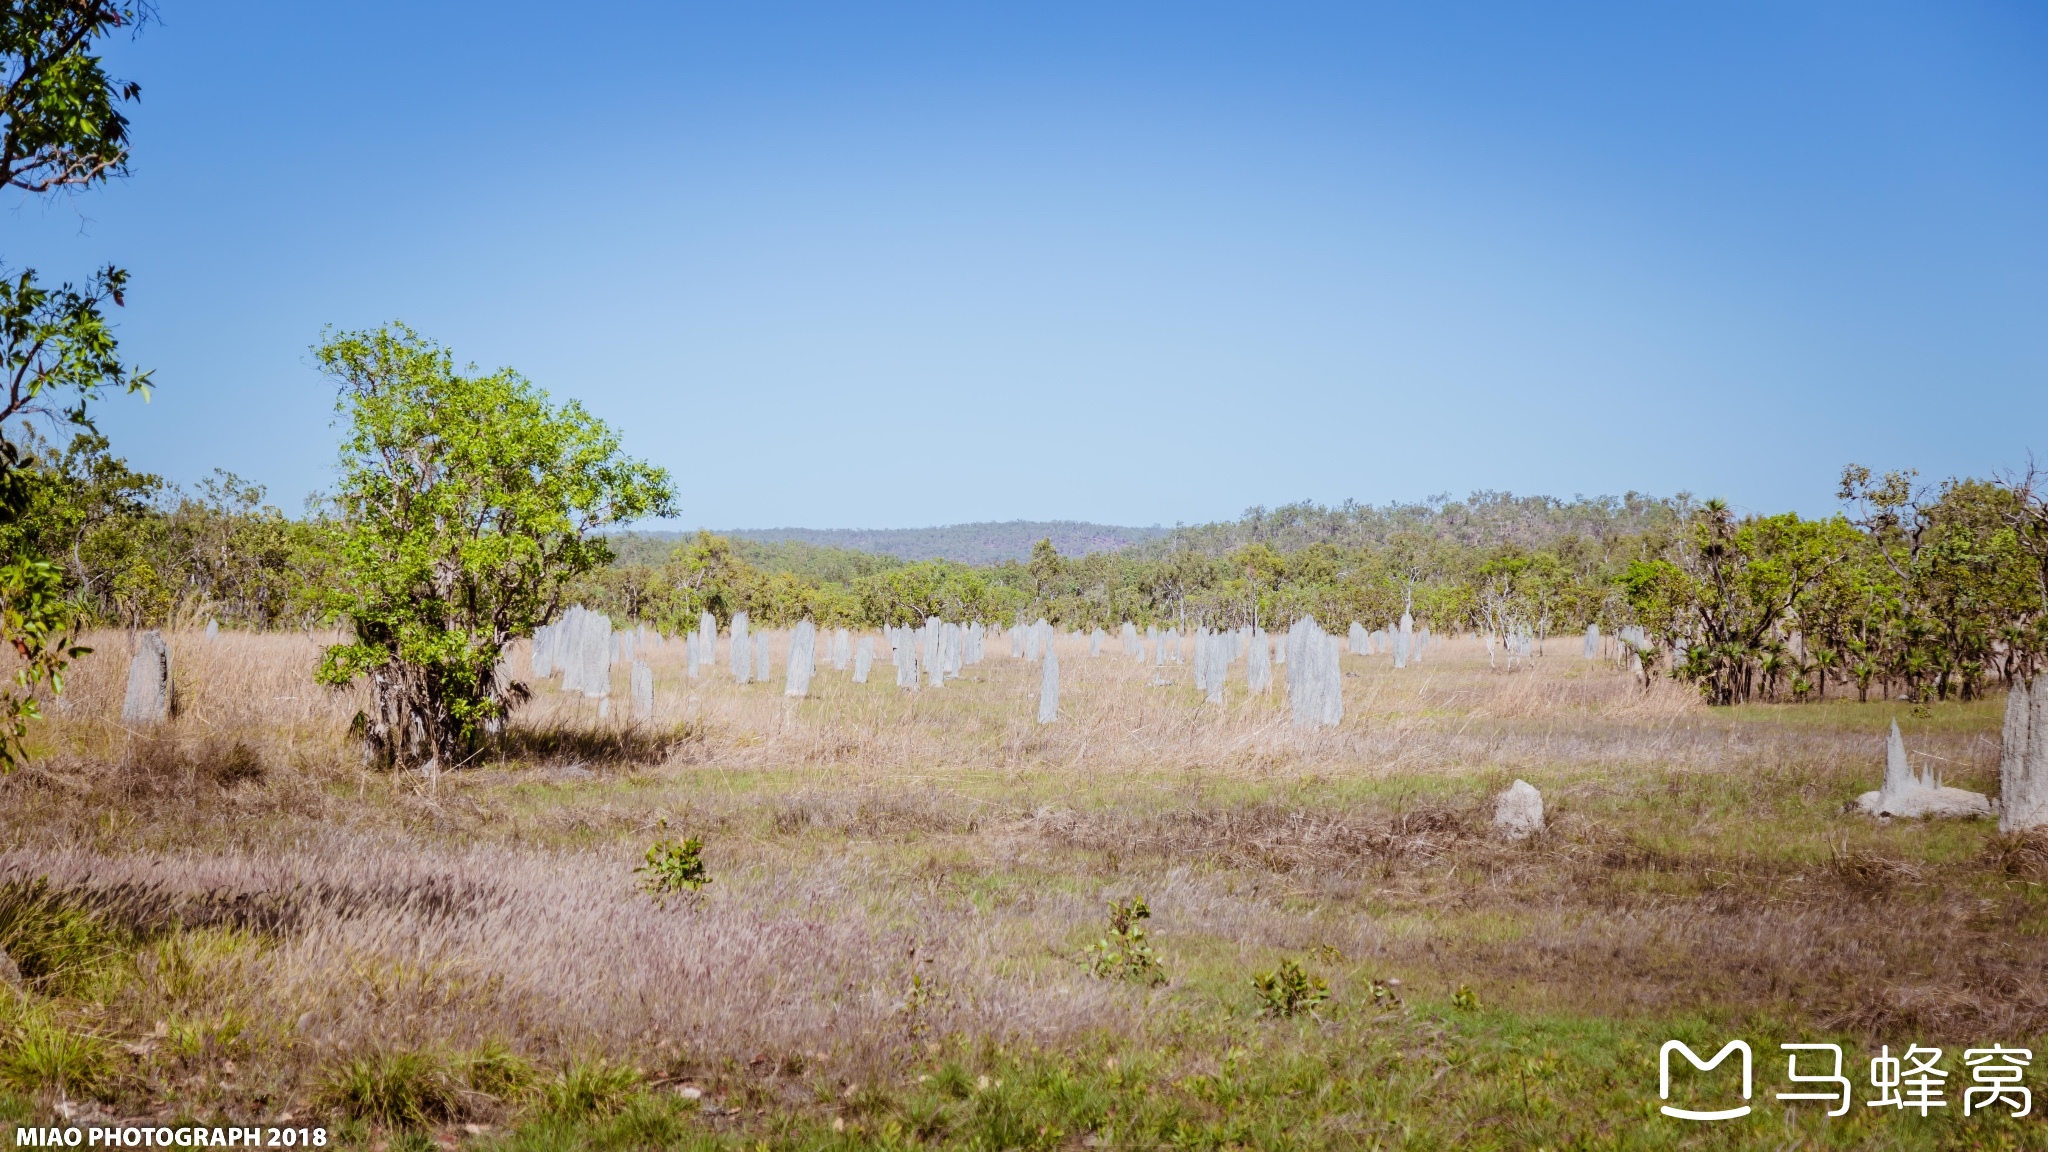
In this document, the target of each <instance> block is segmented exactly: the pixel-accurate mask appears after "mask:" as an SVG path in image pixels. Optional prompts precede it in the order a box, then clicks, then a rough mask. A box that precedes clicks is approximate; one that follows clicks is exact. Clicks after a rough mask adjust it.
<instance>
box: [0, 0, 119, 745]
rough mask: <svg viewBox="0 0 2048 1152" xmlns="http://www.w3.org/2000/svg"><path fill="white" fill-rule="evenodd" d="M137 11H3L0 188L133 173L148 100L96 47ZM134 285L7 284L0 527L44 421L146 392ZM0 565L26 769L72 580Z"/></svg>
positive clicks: (31, 276)
mask: <svg viewBox="0 0 2048 1152" xmlns="http://www.w3.org/2000/svg"><path fill="white" fill-rule="evenodd" d="M147 15H148V10H147V9H146V8H145V7H143V6H142V5H140V4H113V3H105V2H103V0H21V2H16V3H9V4H8V5H7V6H6V7H5V8H4V9H0V186H4V187H9V188H14V189H18V190H21V191H24V192H27V193H30V194H44V193H50V192H55V191H57V190H60V189H77V188H84V187H88V186H90V185H93V184H96V183H99V182H101V181H103V180H106V179H108V178H109V177H110V176H114V175H117V174H120V173H123V172H125V171H126V168H127V162H128V121H127V119H126V118H125V117H123V116H122V115H121V113H120V106H121V105H122V104H123V103H125V102H128V101H132V100H135V99H136V98H137V97H138V96H139V95H140V94H141V90H140V89H139V88H138V87H137V86H136V85H134V84H132V83H129V84H122V83H118V82H116V81H114V80H112V79H111V78H109V77H108V76H107V74H106V72H105V71H104V70H103V69H102V68H101V66H100V61H99V58H98V57H96V56H94V55H92V54H91V51H90V49H91V47H92V45H93V43H94V42H95V41H97V40H98V39H100V38H101V37H103V36H105V35H106V34H108V33H109V32H111V31H113V30H114V29H116V28H121V27H130V26H134V25H136V24H138V23H140V22H141V20H142V19H143V18H144V17H145V16H147ZM127 279H128V277H127V273H125V272H123V271H121V270H120V269H118V268H113V267H108V268H104V269H101V270H100V271H99V272H98V273H96V274H94V276H93V277H92V278H91V280H89V281H88V282H87V283H86V284H85V286H84V287H73V286H72V285H70V284H64V285H61V286H59V287H56V288H49V287H46V286H44V285H42V284H39V283H38V282H37V280H36V274H35V272H34V271H32V270H23V271H21V272H19V273H15V274H13V275H7V276H0V374H4V379H0V522H4V523H14V522H17V521H20V520H21V519H22V518H23V517H24V516H25V515H26V514H27V513H28V511H29V510H30V507H31V505H32V504H33V503H34V502H35V499H36V494H35V491H34V489H35V487H36V480H35V477H34V476H33V475H32V473H31V472H30V470H29V469H28V467H27V466H26V465H27V461H26V460H25V458H24V453H23V447H24V443H25V441H26V439H27V425H28V424H29V423H30V422H32V421H35V420H37V419H43V420H47V421H49V422H51V423H61V424H71V425H76V426H79V427H83V428H86V429H88V430H89V429H90V428H91V423H90V421H89V420H88V418H87V415H86V405H87V402H88V401H89V400H91V399H93V398H94V397H96V396H97V395H99V394H100V393H101V392H102V391H103V390H108V389H119V390H126V391H130V392H141V391H146V390H147V388H148V383H149V377H148V374H147V373H141V372H134V371H131V370H129V369H126V368H124V367H123V366H122V365H121V362H120V358H119V355H118V349H117V347H116V344H115V340H114V336H113V332H112V330H111V328H110V326H109V325H108V324H107V321H106V316H105V314H104V312H103V310H102V309H103V306H104V305H105V304H106V303H107V302H109V301H111V302H113V303H114V304H115V305H119V304H121V303H122V292H123V290H124V288H125V287H126V284H127ZM16 543H17V547H15V548H13V549H10V550H9V551H7V552H6V553H4V554H0V643H5V644H7V645H8V646H9V647H11V648H13V649H14V651H15V654H16V655H17V656H18V657H20V661H21V665H20V667H19V668H18V669H17V670H16V672H15V674H14V677H13V680H12V683H10V684H9V685H8V686H7V687H6V688H5V689H4V690H0V770H4V769H8V768H12V767H13V766H14V765H16V764H18V763H19V762H20V761H21V758H22V755H23V741H24V740H25V739H26V738H27V735H28V724H29V722H30V721H32V720H35V719H37V718H39V717H40V715H41V712H40V710H39V709H38V707H37V705H36V701H35V696H34V693H35V692H36V691H37V690H38V689H40V688H42V687H45V686H47V687H48V688H49V689H50V690H51V691H53V692H61V691H63V689H64V669H65V668H66V666H68V664H69V663H70V661H71V660H73V659H76V658H77V657H78V656H80V655H82V654H83V653H84V652H85V651H86V649H84V648H83V647H81V646H79V645H78V644H77V643H76V642H75V636H74V629H75V627H76V625H77V622H78V613H77V610H76V606H75V605H74V604H73V602H72V601H71V600H70V599H69V597H68V596H67V595H66V586H65V584H66V582H65V574H64V571H63V569H62V568H61V567H59V566H58V565H57V564H56V563H53V562H52V561H51V560H49V559H48V558H47V557H45V556H41V555H38V554H36V553H35V552H33V551H31V550H29V549H27V548H26V547H22V546H20V542H19V541H17V542H16Z"/></svg>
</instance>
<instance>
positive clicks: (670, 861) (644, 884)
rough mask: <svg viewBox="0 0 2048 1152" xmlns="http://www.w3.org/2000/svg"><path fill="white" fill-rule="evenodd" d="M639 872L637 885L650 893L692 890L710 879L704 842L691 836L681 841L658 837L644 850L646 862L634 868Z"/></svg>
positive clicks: (662, 894)
mask: <svg viewBox="0 0 2048 1152" xmlns="http://www.w3.org/2000/svg"><path fill="white" fill-rule="evenodd" d="M633 871H634V872H636V873H639V874H640V875H641V880H640V887H641V888H642V889H643V890H645V891H646V892H647V893H648V894H650V895H653V896H667V895H670V894H672V893H676V892H684V891H689V892H695V891H697V890H698V889H700V888H702V887H704V886H705V885H706V884H709V883H711V874H710V873H709V872H707V871H705V869H704V842H703V841H702V840H699V839H697V838H696V837H695V836H692V837H690V838H688V839H686V840H683V841H681V842H677V841H674V840H657V841H655V842H654V846H653V847H652V848H649V849H648V850H647V863H645V864H642V865H641V866H640V867H638V868H635V869H633Z"/></svg>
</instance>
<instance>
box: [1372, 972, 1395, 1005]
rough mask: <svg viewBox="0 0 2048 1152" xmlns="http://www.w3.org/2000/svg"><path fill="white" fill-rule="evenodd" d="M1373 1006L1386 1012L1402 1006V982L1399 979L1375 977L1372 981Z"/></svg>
mask: <svg viewBox="0 0 2048 1152" xmlns="http://www.w3.org/2000/svg"><path fill="white" fill-rule="evenodd" d="M1372 1006H1373V1007H1375V1008H1378V1009H1380V1010H1381V1011H1384V1012H1392V1011H1393V1010H1394V1009H1396V1008H1399V1007H1401V982H1400V981H1399V980H1380V979H1374V980H1373V982H1372Z"/></svg>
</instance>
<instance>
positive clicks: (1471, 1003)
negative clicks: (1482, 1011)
mask: <svg viewBox="0 0 2048 1152" xmlns="http://www.w3.org/2000/svg"><path fill="white" fill-rule="evenodd" d="M1451 1007H1453V1008H1456V1009H1457V1010H1458V1011H1460V1012H1477V1011H1479V993H1477V992H1474V991H1473V990H1472V986H1471V985H1470V984H1460V985H1458V990H1457V991H1456V992H1453V993H1451Z"/></svg>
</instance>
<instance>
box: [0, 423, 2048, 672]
mask: <svg viewBox="0 0 2048 1152" xmlns="http://www.w3.org/2000/svg"><path fill="white" fill-rule="evenodd" d="M28 456H29V462H30V463H31V465H32V467H31V469H30V472H31V474H32V475H33V477H34V478H35V483H34V485H33V488H32V490H33V492H34V494H35V495H34V499H33V500H32V501H31V504H30V509H31V510H30V513H29V514H28V515H26V516H24V517H22V518H20V519H19V520H18V521H17V522H15V523H12V524H9V525H6V526H4V527H0V532H4V533H6V534H8V535H9V536H10V537H11V539H9V540H6V541H0V543H4V544H6V545H7V546H9V547H17V548H20V549H23V550H26V551H29V552H33V553H35V554H39V555H42V556H46V557H49V558H51V559H52V560H53V561H56V562H57V563H59V564H60V565H61V566H62V567H63V569H64V570H65V573H66V577H67V581H68V587H69V594H70V595H71V596H72V597H73V599H74V600H75V601H76V603H77V604H78V606H79V608H80V610H81V611H82V612H83V613H85V614H86V615H87V616H88V617H89V618H91V619H93V620H96V621H98V622H99V623H101V624H105V625H114V626H121V627H130V628H134V627H149V626H159V625H193V624H199V623H203V622H204V621H207V620H218V621H219V622H221V624H222V625H223V626H226V627H240V628H312V627H316V626H326V625H329V624H333V623H337V622H340V621H342V620H343V619H344V618H345V617H346V612H345V611H344V610H343V608H342V604H343V598H342V597H340V596H339V595H338V590H337V589H336V588H335V587H334V586H333V585H334V584H335V580H334V578H333V573H334V572H335V571H337V569H338V565H337V551H336V549H337V543H336V541H337V540H338V538H339V536H340V527H341V525H340V518H341V517H340V513H338V512H337V511H336V510H335V509H334V508H330V507H322V506H318V505H314V506H311V507H309V508H308V509H307V511H306V512H305V514H303V515H299V516H292V515H287V514H286V513H284V512H283V511H281V510H280V509H278V508H276V507H274V506H273V505H271V504H269V503H268V502H266V499H265V494H264V492H263V491H262V489H260V488H258V487H255V486H253V485H250V484H247V483H245V482H243V481H241V480H239V479H237V478H236V477H234V476H232V475H229V474H227V473H217V474H216V475H215V476H214V477H213V478H211V479H209V480H207V481H205V482H203V483H201V484H199V485H198V486H197V487H196V489H194V490H190V491H187V490H183V489H180V488H178V487H176V486H174V485H171V484H168V483H166V482H165V481H164V480H163V479H162V478H160V477H156V476H151V475H147V474H143V473H139V472H136V471H134V470H133V469H131V468H129V467H128V466H127V465H126V464H125V463H124V462H123V461H121V460H120V459H118V458H117V457H115V456H113V455H112V454H111V453H110V452H109V451H108V448H107V445H106V443H105V441H104V440H102V439H100V438H98V437H97V436H95V435H93V434H91V433H81V434H80V435H78V436H77V437H76V438H74V439H73V440H72V442H71V443H70V444H69V445H66V446H64V447H62V448H58V447H56V446H54V445H51V444H47V443H42V442H36V443H32V444H31V445H30V446H29V453H28ZM1839 495H1840V497H1841V500H1842V504H1843V509H1844V510H1843V512H1842V513H1840V514H1838V515H1836V516H1834V517H1830V518H1825V519H1806V518H1801V517H1800V516H1797V515H1794V514H1790V513H1786V514H1782V515H1775V516H1758V515H1752V516H1737V515H1736V514H1734V513H1733V512H1732V511H1731V510H1730V509H1728V508H1727V507H1726V506H1725V505H1724V504H1722V503H1720V502H1718V501H1712V500H1706V501H1700V500H1695V499H1693V498H1691V497H1689V496H1683V495H1681V496H1678V497H1674V498H1653V497H1646V496H1640V495H1636V494H1631V495H1629V496H1627V497H1625V498H1621V499H1577V500H1571V501H1562V500H1555V499H1550V498H1546V497H1516V496H1511V495H1508V494H1505V493H1494V492H1483V493H1476V494H1474V495H1472V496H1471V497H1469V498H1467V499H1465V500H1451V499H1447V498H1438V499H1434V500H1431V501H1427V502H1423V503H1417V504H1403V505H1386V506H1377V507H1376V506H1369V505H1360V504H1353V503H1346V504H1343V505H1340V506H1337V507H1322V506H1318V505H1314V504H1295V505H1288V506H1285V507H1281V508H1276V509H1271V510H1268V509H1264V508H1254V509H1251V510H1249V511H1248V512H1247V513H1246V514H1245V515H1244V516H1242V517H1240V518H1239V519H1236V520H1231V521H1226V522H1221V523H1216V524H1207V525H1199V526H1195V527H1183V528H1177V529H1173V530H1171V531H1170V532H1168V533H1166V534H1165V535H1163V536H1160V537H1159V538H1156V539H1152V540H1147V541H1143V542H1140V543H1137V544H1134V545H1131V546H1129V547H1125V548H1122V549H1119V550H1115V551H1095V552H1090V553H1087V554H1085V555H1069V554H1065V553H1062V552H1061V551H1060V549H1058V548H1057V547H1056V546H1054V544H1053V543H1052V542H1051V541H1050V540H1041V541H1040V543H1039V544H1038V545H1037V546H1036V548H1035V549H1034V550H1033V553H1032V555H1031V556H1030V558H1029V559H1027V560H1024V561H1022V562H1018V561H1014V560H1006V561H1002V562H997V563H990V564H980V565H976V564H967V563H961V562H958V561H950V560H919V561H910V560H904V559H902V558H899V557H895V556H890V555H886V554H880V553H876V552H869V551H858V550H853V549H845V548H832V547H823V546H818V545H814V544H807V543H803V542H797V541H787V540H783V541H773V542H770V541H761V540H753V539H744V538H734V537H729V536H721V535H713V534H710V533H699V534H697V535H695V536H689V537H683V538H680V539H676V538H668V539H664V538H659V537H652V536H645V535H634V534H631V533H627V534H622V535H618V536H613V537H609V538H606V539H605V540H604V541H603V542H602V544H601V545H600V546H601V547H602V548H603V550H604V552H605V553H606V554H607V555H609V556H610V558H611V559H610V562H609V563H608V564H605V565H604V566H602V567H598V568H596V569H594V570H593V571H590V572H588V573H585V574H584V575H582V576H580V577H578V578H577V579H575V580H573V581H571V582H569V583H568V584H567V585H566V586H564V587H563V588H562V589H561V590H560V592H559V596H558V600H559V602H558V603H555V604H554V605H552V607H551V608H550V609H549V611H551V612H558V611H560V610H561V609H562V608H565V607H566V606H567V605H568V604H570V603H575V602H580V603H583V604H585V605H587V606H590V607H592V608H597V609H601V610H603V611H606V612H608V613H610V614H611V615H612V616H613V617H614V618H615V619H618V620H639V621H644V622H647V623H649V624H651V625H654V626H656V627H659V628H663V629H666V630H670V631H676V630H681V629H683V628H685V627H687V626H688V625H689V624H690V623H691V622H693V621H694V620H695V619H696V617H697V615H698V613H700V612H705V611H709V612H711V613H712V614H713V615H714V616H716V617H717V618H718V619H719V620H720V621H721V623H722V622H724V621H727V620H729V619H730V618H731V616H732V614H733V613H735V612H739V611H746V612H748V613H749V614H750V615H751V617H752V618H753V619H755V620H757V621H761V622H763V623H766V624H769V625H787V624H792V623H794V622H795V621H797V620H799V619H801V618H804V617H810V618H812V619H814V620H815V621H817V622H818V623H819V624H821V625H834V626H842V625H843V626H855V627H875V626H879V625H883V624H904V623H909V622H912V621H916V620H920V619H923V618H926V617H932V616H937V617H944V618H948V619H956V620H957V619H970V618H973V619H983V620H991V621H1005V622H1006V621H1009V620H1012V619H1014V618H1016V617H1019V616H1023V617H1027V618H1036V617H1039V616H1043V617H1045V618H1046V619H1048V620H1050V621H1052V622H1054V623H1056V624H1060V625H1063V626H1067V627H1074V628H1090V627H1096V626H1102V627H1108V628H1114V627H1115V626H1116V625H1117V624H1118V623H1120V622H1121V621H1124V620H1130V621H1133V622H1135V623H1137V624H1139V625H1141V626H1142V625H1146V624H1153V623H1157V624H1161V625H1174V626H1179V627H1182V628H1192V627H1196V626H1200V625H1207V626H1210V627H1224V626H1236V625H1240V624H1255V625H1258V626H1262V627H1267V628H1279V627H1284V626H1286V625H1287V624H1289V623H1291V622H1292V621H1293V620H1295V619H1296V618H1298V617H1300V616H1302V615H1304V614H1313V615H1314V616H1315V617H1316V618H1317V619H1318V620H1320V621H1323V622H1324V623H1325V624H1328V625H1333V626H1335V627H1337V628H1340V629H1341V628H1342V627H1344V626H1345V625H1346V624H1347V623H1348V622H1350V621H1353V620H1356V621H1361V622H1364V623H1366V624H1368V625H1371V626H1380V625H1384V624H1385V623H1387V622H1389V621H1391V620H1394V619H1395V618H1397V617H1398V616H1399V615H1400V614H1401V613H1402V611H1403V610H1404V609H1406V610H1408V611H1411V612H1412V613H1413V615H1414V617H1415V618H1416V620H1417V621H1418V622H1419V623H1422V624H1426V625H1428V626H1431V627H1433V628H1436V629H1438V630H1448V631H1478V632H1494V633H1505V632H1512V633H1524V634H1528V635H1530V636H1532V637H1534V638H1535V639H1536V641H1537V643H1538V644H1539V645H1541V644H1542V643H1543V642H1544V640H1545V639H1547V638H1549V637H1555V636H1559V635H1562V634H1567V633H1569V634H1573V635H1576V634H1577V633H1579V632H1581V631H1582V630H1583V629H1585V628H1586V627H1587V626H1588V625H1591V624H1597V625H1599V626H1600V627H1601V628H1602V629H1603V631H1605V632H1607V633H1608V634H1610V635H1612V634H1615V633H1618V632H1619V631H1620V630H1621V629H1623V628H1626V627H1628V626H1631V625H1633V626H1635V627H1639V628H1641V629H1642V630H1643V632H1642V635H1643V636H1644V637H1645V639H1646V640H1647V643H1645V644H1644V645H1642V646H1641V649H1640V652H1639V657H1640V659H1641V660H1642V661H1643V662H1644V663H1645V664H1647V666H1648V667H1649V668H1651V669H1652V670H1653V672H1654V673H1656V674H1669V675H1675V676H1678V677H1680V678H1683V679H1685V680H1688V681H1690V682H1692V683H1694V684H1697V685H1698V686H1699V688H1700V690H1701V691H1702V692H1703V693H1704V694H1705V695H1706V697H1707V698H1708V699H1710V700H1712V701H1714V702H1717V703H1733V702H1739V701H1745V700H1754V699H1767V700H1775V699H1782V700H1806V699H1821V698H1824V697H1826V696H1827V695H1828V694H1829V693H1830V692H1854V693H1855V694H1856V695H1857V696H1858V697H1859V698H1867V697H1868V696H1869V695H1870V694H1871V693H1872V692H1873V691H1876V692H1879V693H1882V694H1885V695H1887V696H1889V695H1895V694H1899V693H1903V694H1905V695H1907V696H1910V697H1914V698H1919V697H1922V696H1932V697H1938V698H1947V697H1957V696H1960V697H1969V696H1973V695H1975V694H1977V693H1980V692H1982V691H1984V690H1985V689H1986V688H1987V687H1988V686H1989V685H1990V684H1991V683H1993V682H1995V681H2002V680H2006V679H2009V678H2011V677H2014V676H2030V675H2032V673H2033V671H2034V670H2035V669H2036V668H2037V667H2038V666H2039V665H2040V663H2041V661H2042V655H2043V652H2044V651H2048V510H2044V505H2043V500H2042V485H2041V484H2040V483H2039V482H2038V479H2037V478H2036V477H2035V476H2034V475H2033V474H2031V473H2029V474H2027V475H2022V476H2015V477H2005V478H1999V479H1990V480H1974V479H1963V480H1949V481H1945V482H1942V483H1939V484H1933V485H1923V484H1920V483H1918V482H1917V481H1916V478H1915V477H1914V476H1913V475H1912V474H1911V473H1890V474H1885V475H1882V476H1874V475H1873V474H1871V473H1870V472H1869V471H1868V470H1866V469H1862V468H1857V467H1851V468H1848V469H1845V471H1844V474H1843V478H1842V484H1841V489H1840V492H1839ZM1573 650H1576V649H1575V648H1574V649H1573Z"/></svg>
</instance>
